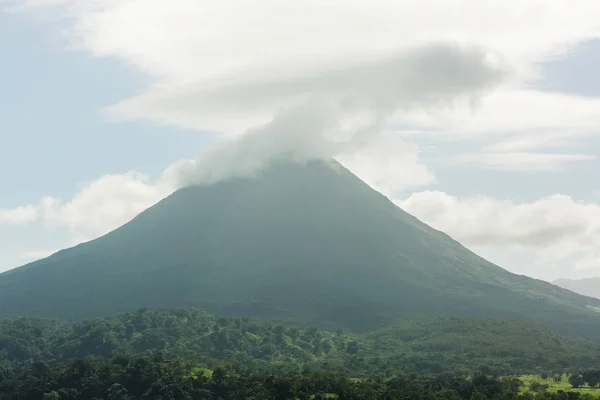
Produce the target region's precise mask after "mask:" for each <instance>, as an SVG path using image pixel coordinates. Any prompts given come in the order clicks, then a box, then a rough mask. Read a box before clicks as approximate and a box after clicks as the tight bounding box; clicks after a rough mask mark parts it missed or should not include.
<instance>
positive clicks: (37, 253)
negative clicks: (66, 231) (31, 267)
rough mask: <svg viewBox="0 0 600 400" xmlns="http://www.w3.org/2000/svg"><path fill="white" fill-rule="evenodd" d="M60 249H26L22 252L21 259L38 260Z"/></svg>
mask: <svg viewBox="0 0 600 400" xmlns="http://www.w3.org/2000/svg"><path fill="white" fill-rule="evenodd" d="M58 250H59V249H54V250H33V251H26V252H24V253H22V254H21V259H23V260H24V261H27V262H30V261H36V260H40V259H42V258H46V257H49V256H51V255H52V254H54V253H56V252H57V251H58Z"/></svg>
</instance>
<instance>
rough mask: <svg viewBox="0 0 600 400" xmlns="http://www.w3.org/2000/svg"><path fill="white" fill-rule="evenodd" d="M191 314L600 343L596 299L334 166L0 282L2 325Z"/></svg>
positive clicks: (175, 216) (269, 176)
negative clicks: (160, 311)
mask: <svg viewBox="0 0 600 400" xmlns="http://www.w3.org/2000/svg"><path fill="white" fill-rule="evenodd" d="M188 306H195V307H200V308H203V309H206V310H208V311H210V312H214V313H217V314H220V315H247V316H253V317H264V318H270V319H274V318H276V319H280V320H287V321H291V322H298V323H302V324H315V325H318V326H323V327H330V328H337V327H343V328H348V329H352V330H354V331H367V330H373V329H377V328H379V327H382V326H384V325H387V324H389V323H391V322H393V321H394V320H395V319H396V318H397V317H398V316H399V315H405V314H411V315H457V316H486V317H489V316H497V317H525V318H529V319H532V320H537V321H542V322H545V323H547V324H548V325H550V326H551V327H553V328H555V329H557V330H560V331H562V332H569V333H576V334H580V335H587V336H598V335H600V314H598V313H597V312H596V311H594V309H595V308H594V307H600V300H594V299H591V298H587V297H583V296H580V295H576V294H574V293H572V292H570V291H567V290H564V289H561V288H558V287H556V286H553V285H551V284H548V283H546V282H542V281H539V280H534V279H531V278H528V277H525V276H519V275H515V274H512V273H509V272H507V271H506V270H504V269H502V268H500V267H498V266H496V265H493V264H491V263H489V262H487V261H486V260H484V259H482V258H480V257H478V256H477V255H476V254H474V253H472V252H471V251H469V250H468V249H466V248H464V247H463V246H462V245H460V244H459V243H458V242H456V241H454V240H453V239H451V238H450V237H449V236H447V235H446V234H444V233H442V232H439V231H436V230H434V229H432V228H430V227H429V226H427V225H425V224H423V223H421V222H420V221H418V220H417V219H416V218H414V217H412V216H411V215H409V214H407V213H406V212H404V211H403V210H401V209H400V208H398V207H397V206H395V205H394V204H393V203H392V202H391V201H389V200H388V199H387V198H386V197H384V196H383V195H381V194H380V193H378V192H376V191H375V190H373V189H372V188H370V187H369V186H368V185H366V184H365V183H364V182H362V181H361V180H360V179H358V178H357V177H356V176H354V175H353V174H352V173H350V172H349V171H348V170H346V169H345V168H343V167H341V166H340V165H339V164H336V163H325V162H316V161H315V162H310V163H306V164H303V165H300V164H288V163H286V164H278V165H274V166H272V167H271V168H269V169H268V170H265V171H263V173H261V174H260V175H258V176H255V177H252V178H244V179H242V178H240V179H231V180H228V181H223V182H220V183H217V184H214V185H210V186H194V187H187V188H184V189H181V190H179V191H177V192H175V193H174V194H172V195H171V196H169V197H168V198H166V199H164V200H163V201H161V202H159V203H158V204H156V205H155V206H153V207H151V208H149V209H148V210H146V211H144V212H143V213H141V214H140V215H139V216H137V217H136V218H134V219H133V220H132V221H130V222H129V223H127V224H125V225H124V226H122V227H120V228H119V229H116V230H115V231H113V232H111V233H109V234H107V235H105V236H103V237H100V238H98V239H96V240H93V241H91V242H88V243H85V244H81V245H79V246H76V247H74V248H71V249H67V250H63V251H60V252H58V253H56V254H54V255H52V256H50V257H48V258H46V259H43V260H40V261H37V262H34V263H31V264H28V265H25V266H23V267H20V268H16V269H14V270H11V271H9V272H6V273H4V274H1V275H0V316H20V315H25V316H42V317H60V318H87V317H94V316H104V315H113V314H117V313H119V312H124V311H131V310H135V309H138V308H144V307H149V308H165V307H188Z"/></svg>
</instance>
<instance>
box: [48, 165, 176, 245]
mask: <svg viewBox="0 0 600 400" xmlns="http://www.w3.org/2000/svg"><path fill="white" fill-rule="evenodd" d="M176 187H177V180H176V175H175V174H174V173H173V169H172V168H170V169H168V170H167V171H166V172H165V173H164V174H163V175H162V176H161V177H160V178H159V179H158V180H156V181H155V182H151V181H149V179H148V177H147V176H145V175H142V174H140V173H137V172H129V173H125V174H115V175H105V176H103V177H101V178H99V179H97V180H94V181H92V182H88V183H86V184H85V185H82V187H81V189H80V191H79V192H78V193H77V194H76V195H75V196H74V197H73V198H72V199H70V200H68V201H62V200H60V199H57V198H53V197H46V198H44V199H42V201H41V202H40V203H41V206H40V209H41V214H42V216H43V219H44V222H45V223H46V225H47V227H49V228H67V229H69V230H70V231H71V233H72V235H73V240H74V243H75V244H76V243H79V242H83V241H86V240H89V239H93V238H95V237H98V236H100V235H103V234H105V233H108V232H109V231H111V230H113V229H115V228H117V227H119V226H121V225H123V224H125V223H126V222H128V221H129V220H130V219H132V218H133V217H134V216H136V215H137V214H139V213H140V212H141V211H143V210H145V209H146V208H148V207H150V206H151V205H153V204H155V203H156V202H158V201H159V200H161V199H162V198H164V197H166V196H167V195H169V194H171V193H172V192H173V191H174V190H175V189H176Z"/></svg>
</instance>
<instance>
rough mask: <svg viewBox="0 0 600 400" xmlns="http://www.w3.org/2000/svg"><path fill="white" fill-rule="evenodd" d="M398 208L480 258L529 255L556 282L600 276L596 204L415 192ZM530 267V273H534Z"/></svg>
mask: <svg viewBox="0 0 600 400" xmlns="http://www.w3.org/2000/svg"><path fill="white" fill-rule="evenodd" d="M397 204H398V205H399V206H400V207H402V208H403V209H405V210H406V211H408V212H410V213H412V214H414V215H415V216H417V217H418V218H420V219H421V220H423V221H424V222H426V223H428V224H430V225H431V226H433V227H434V228H436V229H439V230H442V231H444V232H447V233H448V234H450V235H451V236H453V237H455V238H457V239H458V240H460V241H462V242H463V243H464V244H465V245H467V246H473V247H474V248H477V249H480V250H481V251H482V253H483V254H485V253H490V254H495V255H498V254H499V253H501V252H507V253H513V252H517V253H518V251H524V250H526V251H529V252H530V253H531V254H532V255H534V257H533V259H534V261H535V263H536V265H535V268H538V269H539V270H538V271H537V274H542V275H543V274H544V270H554V272H553V273H554V274H555V276H554V278H556V277H559V276H560V273H561V272H560V271H562V274H563V275H569V276H572V275H574V274H582V275H594V274H599V273H600V263H599V261H600V259H599V255H600V253H599V252H598V248H599V247H600V204H598V203H586V202H577V201H575V200H573V199H572V198H571V197H569V196H566V195H554V196H549V197H546V198H543V199H540V200H538V201H535V202H531V203H515V202H513V201H509V200H498V199H494V198H490V197H484V196H480V197H473V198H458V197H455V196H451V195H449V194H447V193H444V192H439V191H424V192H419V193H414V194H413V195H411V196H410V197H409V198H408V199H406V200H403V201H398V202H397ZM504 266H505V267H508V268H511V267H512V269H517V270H518V269H521V270H523V269H528V268H532V266H527V265H522V266H519V265H504ZM535 268H534V269H535Z"/></svg>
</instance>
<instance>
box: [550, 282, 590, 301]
mask: <svg viewBox="0 0 600 400" xmlns="http://www.w3.org/2000/svg"><path fill="white" fill-rule="evenodd" d="M552 283H553V284H554V285H556V286H560V287H562V288H565V289H568V290H571V291H573V292H575V293H579V294H581V295H584V296H590V297H595V298H597V299H600V278H588V279H557V280H556V281H554V282H552Z"/></svg>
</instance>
